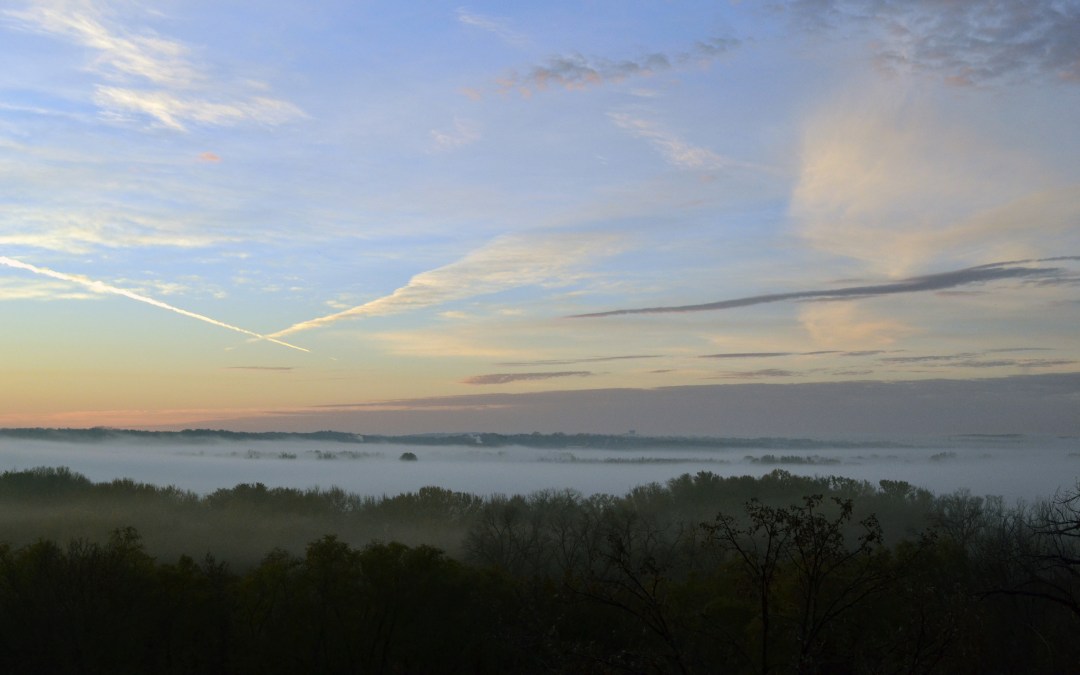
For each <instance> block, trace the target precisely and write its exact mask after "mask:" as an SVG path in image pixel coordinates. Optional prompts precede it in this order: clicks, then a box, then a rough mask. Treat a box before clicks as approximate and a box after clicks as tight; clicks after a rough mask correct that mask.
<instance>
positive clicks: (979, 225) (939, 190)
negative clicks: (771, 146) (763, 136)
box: [790, 88, 1080, 275]
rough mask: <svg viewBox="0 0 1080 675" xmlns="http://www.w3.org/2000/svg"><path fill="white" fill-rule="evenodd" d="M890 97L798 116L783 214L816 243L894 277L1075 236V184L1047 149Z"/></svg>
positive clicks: (850, 99)
mask: <svg viewBox="0 0 1080 675" xmlns="http://www.w3.org/2000/svg"><path fill="white" fill-rule="evenodd" d="M894 89H895V88H894ZM897 97H898V93H897V92H896V91H891V90H890V91H886V90H885V89H884V88H881V89H877V90H875V91H873V92H872V95H870V96H861V95H855V96H844V97H842V98H841V99H839V100H832V101H830V103H829V104H828V105H826V106H825V107H823V108H822V109H821V111H820V112H819V113H818V114H815V115H812V116H811V117H810V118H809V120H808V122H807V123H806V124H805V127H804V129H803V131H802V141H801V150H800V155H801V159H800V166H799V175H798V179H797V182H796V185H795V190H794V193H793V195H792V199H791V206H790V213H791V216H792V218H793V220H794V222H795V225H796V228H797V232H798V233H799V234H800V235H801V236H802V237H804V238H805V239H806V240H807V241H808V242H809V243H810V244H811V245H812V246H813V247H814V248H816V249H818V250H821V251H826V252H828V253H832V254H836V255H843V256H846V257H849V258H853V259H855V260H859V261H862V262H863V263H864V264H866V265H867V266H872V267H875V268H879V269H882V270H884V271H885V272H887V273H889V274H890V275H901V274H910V273H912V272H913V271H916V270H919V269H923V268H925V266H926V265H927V263H928V262H932V261H942V262H944V261H945V260H951V261H953V263H952V264H956V263H955V261H956V260H970V258H969V257H968V256H970V255H971V251H973V250H979V251H980V252H982V253H983V255H988V256H993V257H990V258H989V259H990V260H993V259H994V258H998V259H1005V258H1009V257H1019V256H1025V257H1035V256H1037V255H1040V254H1043V255H1045V254H1048V253H1049V252H1050V251H1052V250H1060V248H1061V247H1062V246H1068V245H1070V242H1071V241H1074V240H1075V230H1076V227H1075V224H1076V222H1077V220H1078V219H1080V185H1078V184H1076V183H1075V182H1073V183H1072V184H1068V183H1067V182H1066V181H1070V180H1072V179H1070V178H1065V179H1064V180H1063V178H1062V176H1067V175H1069V174H1063V173H1062V172H1061V170H1060V169H1055V168H1054V167H1053V166H1052V165H1050V164H1048V163H1047V161H1048V158H1047V155H1046V153H1043V154H1042V155H1038V154H1037V153H1036V151H1035V150H1033V149H1032V148H1031V147H1028V146H1027V145H1013V146H1011V147H1010V146H1009V145H1008V141H1006V140H1005V139H1003V138H1002V137H1001V135H1000V134H999V133H992V132H988V131H983V130H982V129H981V128H980V127H979V125H978V124H975V123H972V121H971V119H970V118H964V119H954V120H951V121H950V120H947V119H946V118H945V116H944V115H943V114H942V112H941V109H938V108H935V107H933V106H932V105H930V104H926V103H923V102H920V101H919V100H907V101H905V102H903V103H889V101H895V100H896V99H897ZM882 251H888V252H889V254H888V255H887V256H883V255H882ZM971 262H978V261H976V260H971Z"/></svg>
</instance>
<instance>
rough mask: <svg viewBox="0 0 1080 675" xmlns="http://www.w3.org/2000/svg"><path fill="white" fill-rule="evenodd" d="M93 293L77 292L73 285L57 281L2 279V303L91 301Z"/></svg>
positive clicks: (0, 287)
mask: <svg viewBox="0 0 1080 675" xmlns="http://www.w3.org/2000/svg"><path fill="white" fill-rule="evenodd" d="M94 297H96V296H95V295H94V294H92V293H85V292H82V291H76V290H73V289H72V288H71V284H66V283H60V282H56V281H42V282H27V281H23V280H12V279H0V301H5V300H90V299H92V298H94Z"/></svg>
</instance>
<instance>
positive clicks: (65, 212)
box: [0, 0, 1080, 434]
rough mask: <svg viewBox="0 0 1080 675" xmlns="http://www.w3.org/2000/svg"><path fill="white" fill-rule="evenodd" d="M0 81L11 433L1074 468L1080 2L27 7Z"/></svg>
mask: <svg viewBox="0 0 1080 675" xmlns="http://www.w3.org/2000/svg"><path fill="white" fill-rule="evenodd" d="M0 62H2V63H3V64H4V65H5V67H4V68H2V69H0V380H2V382H3V384H2V386H0V426H8V427H11V426H62V427H82V426H114V427H133V428H183V427H190V426H212V427H221V428H244V429H267V430H271V429H274V430H277V429H281V430H286V429H288V430H314V429H322V428H332V429H338V430H347V431H357V432H364V431H368V432H371V433H387V432H401V433H406V432H421V431H440V430H443V431H459V430H462V429H473V430H493V431H494V430H501V431H518V432H528V431H533V430H541V431H555V430H560V429H563V430H567V431H594V432H602V433H614V432H619V431H624V430H628V429H636V430H643V431H649V432H663V433H678V432H679V431H680V430H681V431H686V432H687V433H715V434H723V433H727V432H740V433H762V434H768V433H769V432H770V431H775V432H776V433H799V432H800V431H808V430H814V429H819V428H824V427H828V428H829V429H836V430H837V431H838V432H839V431H845V430H866V431H873V430H875V429H876V430H881V429H885V428H888V429H893V428H898V429H903V428H906V427H907V426H910V427H913V428H912V429H911V430H912V431H917V430H918V429H916V428H914V427H920V426H925V428H928V429H929V428H933V429H935V430H945V431H957V432H960V431H965V430H967V431H973V432H975V431H983V430H987V429H991V430H993V431H994V432H995V433H997V432H1001V433H1005V432H1008V431H1010V430H1016V431H1024V432H1037V431H1048V432H1053V433H1069V432H1076V433H1080V339H1078V336H1080V330H1078V328H1080V131H1078V129H1080V127H1078V126H1077V122H1076V111H1077V110H1080V0H1043V1H1024V2H1011V1H1005V0H910V1H908V2H895V1H892V0H762V1H760V2H750V1H744V2H737V1H732V2H724V1H716V0H712V1H709V2H694V1H681V0H670V1H666V2H646V1H640V2H639V1H636V0H635V1H627V0H611V1H604V0H598V1H589V2H562V1H553V2H544V3H472V4H458V3H443V2H422V3H421V2H393V3H389V2H340V1H335V0H326V1H320V2H312V3H294V2H278V1H276V0H260V1H259V2H253V1H243V0H237V1H235V2H225V3H223V2H205V1H203V0H184V1H183V2H180V1H173V0H164V1H161V2H152V3H146V2H134V1H131V0H40V1H22V0H0ZM867 397H869V398H867ZM866 401H873V402H875V405H876V407H875V408H874V411H873V413H871V412H868V410H867V409H866V406H865V405H861V404H860V402H863V403H865V402H866ZM920 406H921V407H920ZM915 409H919V410H923V411H924V412H923V413H920V415H915V416H913V417H911V419H909V420H905V419H904V418H903V417H902V416H901V412H900V411H905V410H906V411H909V412H910V411H912V410H915ZM736 411H737V412H736ZM810 411H817V412H813V413H811V412H810ZM1039 411H1041V412H1039ZM927 416H929V417H927ZM930 417H933V418H934V419H933V420H931V419H930ZM868 419H874V420H879V421H880V424H877V426H875V425H874V424H868V422H867V420H868ZM799 420H802V423H801V424H800V423H798V421H799ZM871 427H872V428H871Z"/></svg>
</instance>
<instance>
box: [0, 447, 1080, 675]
mask: <svg viewBox="0 0 1080 675" xmlns="http://www.w3.org/2000/svg"><path fill="white" fill-rule="evenodd" d="M0 514H2V516H0V518H2V520H0V671H2V672H11V673H49V672H55V673H61V672H63V673H67V672H72V673H99V672H100V673H129V672H130V673H134V672H138V673H149V672H153V673H196V672H197V673H215V672H216V673H279V672H281V673H284V672H290V673H294V672H317V673H460V672H481V673H510V672H516V673H617V672H618V673H625V672H631V673H638V672H641V673H648V672H655V673H720V672H732V673H843V672H849V673H929V672H941V673H957V672H973V673H974V672H978V673H995V672H997V673H1016V672H1037V673H1048V672H1049V673H1053V672H1062V673H1066V672H1080V644H1078V641H1077V640H1076V639H1075V636H1076V635H1077V634H1080V547H1078V546H1077V544H1078V543H1080V496H1078V493H1077V492H1076V491H1074V492H1072V493H1069V494H1065V495H1058V496H1056V497H1054V498H1051V499H1048V500H1046V501H1043V502H1039V503H1034V504H1029V505H1008V504H1005V503H1004V502H1003V501H1002V500H1000V499H997V498H992V497H990V498H984V497H978V496H973V495H971V494H968V493H966V492H956V493H953V494H948V495H940V496H937V495H934V494H931V493H930V492H928V491H926V490H922V489H919V488H917V487H915V486H912V485H910V484H907V483H904V482H898V481H881V482H880V483H879V484H877V485H872V484H870V483H867V482H865V481H857V480H852V479H846V478H837V477H800V476H794V475H791V474H789V473H787V472H784V471H774V472H772V473H770V474H768V475H766V476H764V477H761V478H751V477H730V478H724V477H719V476H716V475H714V474H711V473H708V472H701V473H698V474H696V475H684V476H681V477H679V478H675V479H673V480H671V481H669V482H667V483H666V484H663V485H659V484H652V485H647V486H642V487H639V488H636V489H634V490H632V491H631V492H629V493H627V494H625V495H621V496H613V495H593V496H584V495H581V494H578V493H574V492H570V491H546V492H538V493H534V494H531V495H526V496H491V497H479V496H476V495H470V494H464V493H458V492H452V491H449V490H444V489H441V488H436V487H430V488H424V489H421V490H419V491H418V492H415V493H408V494H403V495H398V496H395V497H387V498H380V499H376V498H369V497H361V496H357V495H353V494H348V493H345V492H343V491H341V490H333V489H331V490H316V489H312V490H293V489H285V488H274V489H271V488H267V487H266V486H263V485H260V484H255V485H250V484H248V485H238V486H236V487H234V488H231V489H223V490H218V491H216V492H214V493H211V494H208V495H202V496H200V495H197V494H194V493H190V492H186V491H183V490H179V489H176V488H169V487H156V486H152V485H146V484H141V483H136V482H134V481H130V480H116V481H112V482H109V483H93V482H91V481H90V480H88V479H86V478H85V477H83V476H81V475H79V474H76V473H73V472H71V471H68V470H66V469H62V468H61V469H56V468H39V469H34V470H30V471H9V472H6V473H3V474H0Z"/></svg>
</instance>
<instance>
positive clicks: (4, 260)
mask: <svg viewBox="0 0 1080 675" xmlns="http://www.w3.org/2000/svg"><path fill="white" fill-rule="evenodd" d="M0 265H6V266H7V267H14V268H15V269H20V270H26V271H27V272H33V273H34V274H40V275H41V276H43V277H51V278H53V279H59V280H60V281H67V282H70V283H73V284H78V285H80V286H83V287H85V288H88V289H90V290H91V291H94V292H95V293H108V294H111V295H122V296H124V297H125V298H130V299H132V300H136V301H138V302H144V303H146V304H148V305H153V306H154V307H160V308H161V309H167V310H169V311H170V312H176V313H177V314H182V315H183V316H187V317H191V318H192V319H198V320H199V321H204V322H206V323H208V324H211V325H214V326H219V327H221V328H227V329H229V330H231V331H235V332H237V333H243V334H244V335H248V336H250V337H254V338H258V339H260V340H269V341H270V342H273V343H275V344H279V345H281V346H282V347H288V348H289V349H296V350H297V351H301V352H310V351H311V350H310V349H304V348H303V347H298V346H296V345H294V344H289V343H288V342H285V341H283V340H278V339H277V338H274V337H273V336H270V335H262V334H261V333H256V332H255V331H250V330H247V329H246V328H240V327H239V326H233V325H232V324H228V323H225V322H224V321H218V320H217V319H212V318H210V317H208V316H204V315H202V314H196V313H195V312H189V311H188V310H186V309H180V308H179V307H173V306H172V305H170V304H168V303H165V302H162V301H160V300H155V299H154V298H149V297H147V296H145V295H139V294H138V293H135V292H133V291H129V290H126V289H123V288H117V287H116V286H110V285H109V284H106V283H104V282H102V281H95V280H93V279H87V278H86V277H83V276H79V275H76V274H65V273H64V272H57V271H56V270H51V269H48V268H47V267H38V266H37V265H31V264H30V263H24V262H21V261H19V260H15V259H13V258H8V257H7V256H0Z"/></svg>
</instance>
